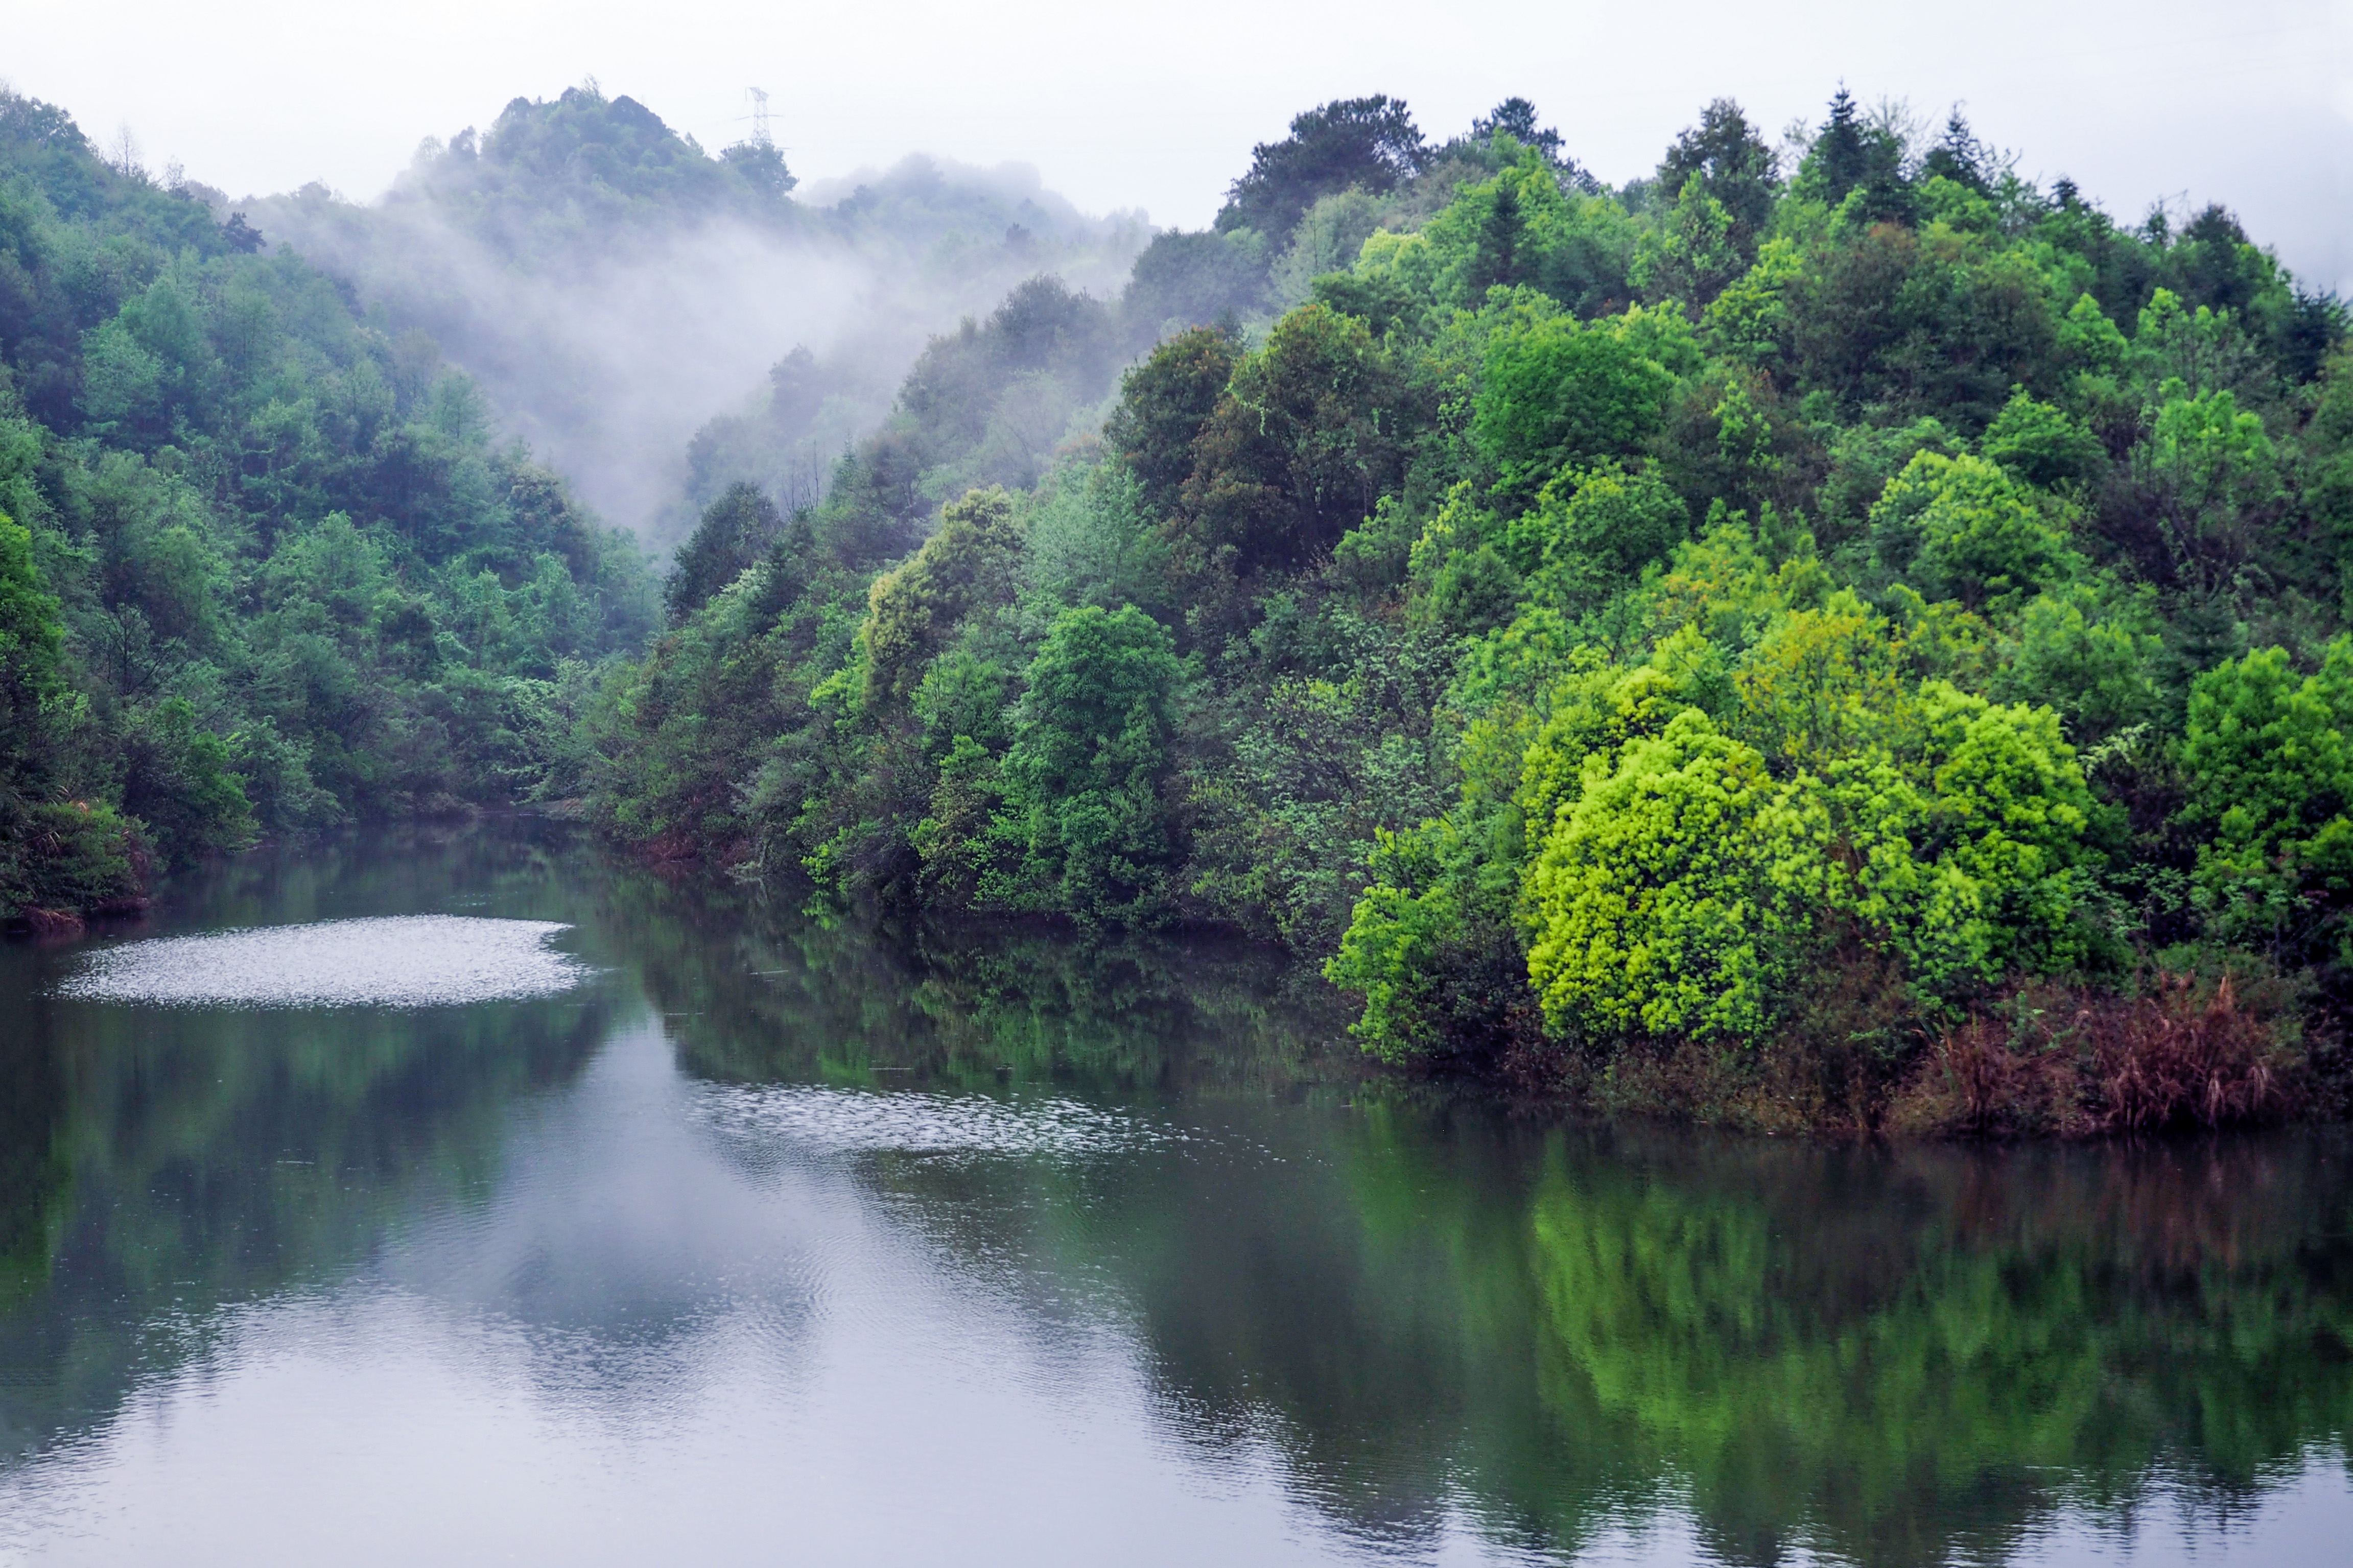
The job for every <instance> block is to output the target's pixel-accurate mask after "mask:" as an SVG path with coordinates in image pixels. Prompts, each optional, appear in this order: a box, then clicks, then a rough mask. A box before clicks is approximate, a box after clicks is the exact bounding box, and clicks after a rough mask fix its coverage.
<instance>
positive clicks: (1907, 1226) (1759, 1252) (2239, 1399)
mask: <svg viewBox="0 0 2353 1568" xmlns="http://www.w3.org/2000/svg"><path fill="white" fill-rule="evenodd" d="M665 901H666V900H665V899H664V897H663V896H661V895H659V894H658V893H657V894H653V895H651V896H649V894H648V893H647V892H646V891H645V890H643V889H638V888H636V887H621V888H617V890H616V896H615V898H614V900H613V909H612V910H611V911H610V915H611V918H612V919H613V920H616V921H621V922H622V923H623V924H625V925H626V926H627V928H628V930H627V935H626V937H623V938H620V939H619V940H618V941H617V943H616V945H617V946H620V947H623V948H626V949H627V950H628V952H630V953H631V955H632V960H631V961H632V962H633V963H638V964H639V965H640V966H641V973H642V974H643V977H644V980H645V983H646V985H647V989H648V991H649V994H651V995H653V996H655V997H656V998H657V999H658V1000H659V1005H661V1006H662V1007H664V1008H665V1009H667V1010H670V1011H671V1012H673V1013H674V1014H676V1015H678V1016H673V1017H672V1018H670V1020H669V1021H668V1026H669V1028H670V1032H671V1034H672V1037H673V1038H674V1039H675V1040H676V1041H677V1043H678V1045H679V1047H680V1050H681V1057H682V1059H683V1060H684V1062H685V1063H686V1065H688V1066H689V1067H690V1068H691V1069H692V1070H694V1071H696V1072H697V1073H699V1074H702V1075H703V1076H706V1077H709V1078H713V1079H722V1080H737V1081H747V1080H759V1079H796V1080H801V1081H810V1080H815V1081H829V1082H833V1083H838V1084H843V1085H855V1086H892V1085H900V1084H916V1085H923V1086H927V1087H935V1088H955V1087H959V1086H970V1087H982V1088H987V1087H992V1086H995V1085H997V1084H999V1083H1003V1082H1005V1081H1007V1080H1008V1079H1011V1080H1012V1081H1013V1082H1015V1083H1017V1084H1018V1083H1022V1082H1029V1083H1039V1084H1048V1083H1050V1084H1054V1085H1057V1086H1071V1087H1080V1088H1085V1089H1097V1090H1101V1091H1103V1092H1105V1093H1111V1094H1116V1093H1121V1092H1133V1091H1134V1090H1137V1089H1142V1090H1145V1091H1147V1092H1148V1091H1151V1090H1153V1089H1162V1088H1170V1089H1175V1088H1184V1089H1193V1090H1196V1091H1198V1090H1201V1089H1209V1090H1213V1091H1214V1090H1217V1089H1243V1090H1249V1091H1255V1092H1254V1093H1245V1094H1243V1095H1241V1096H1240V1097H1231V1096H1229V1097H1224V1098H1221V1099H1220V1100H1219V1107H1218V1110H1217V1112H1216V1114H1215V1116H1214V1118H1212V1119H1210V1120H1211V1121H1213V1122H1214V1125H1215V1127H1216V1128H1217V1129H1218V1130H1219V1133H1220V1135H1221V1138H1220V1141H1219V1143H1218V1146H1216V1147H1213V1148H1209V1149H1208V1150H1206V1151H1205V1150H1203V1149H1199V1148H1195V1149H1187V1150H1180V1151H1159V1152H1149V1153H1138V1154H1135V1155H1134V1156H1132V1157H1127V1158H1122V1159H1116V1160H1107V1161H1100V1162H1092V1163H1087V1162H1082V1163H1076V1164H1071V1163H1052V1162H1039V1163H997V1164H988V1163H977V1164H976V1163H955V1162H933V1161H926V1160H920V1159H915V1160H899V1159H890V1158H881V1159H876V1160H872V1161H870V1162H867V1163H865V1164H864V1165H863V1167H862V1176H861V1179H862V1180H864V1181H867V1182H869V1183H871V1184H874V1185H876V1186H879V1187H881V1189H883V1190H885V1191H888V1192H891V1193H893V1194H898V1195H899V1196H901V1197H902V1198H905V1199H908V1200H911V1201H910V1202H908V1203H905V1204H903V1205H899V1206H898V1207H897V1209H896V1211H895V1212H897V1213H899V1214H901V1215H902V1216H913V1215H921V1216H923V1220H922V1223H923V1225H924V1226H925V1228H926V1229H927V1230H929V1231H930V1232H931V1233H932V1234H933V1236H934V1239H936V1240H937V1241H938V1242H939V1243H940V1244H941V1245H942V1246H943V1247H945V1248H947V1249H948V1251H949V1252H950V1253H951V1254H953V1255H955V1256H956V1257H959V1258H962V1259H963V1260H964V1261H965V1265H966V1266H968V1267H970V1268H976V1269H978V1270H979V1271H980V1272H982V1273H983V1274H989V1273H991V1271H994V1274H995V1277H996V1279H997V1283H998V1284H999V1285H1000V1286H1001V1287H1004V1288H1006V1289H1009V1290H1011V1291H1012V1292H1013V1293H1014V1294H1015V1295H1017V1296H1018V1297H1020V1298H1023V1299H1026V1300H1029V1301H1030V1302H1031V1303H1032V1304H1033V1308H1032V1312H1031V1316H1032V1319H1033V1321H1034V1325H1035V1332H1036V1334H1037V1336H1038V1340H1039V1350H1040V1352H1041V1353H1050V1345H1051V1343H1052V1342H1053V1340H1054V1338H1055V1336H1056V1334H1057V1333H1058V1332H1059V1324H1060V1315H1061V1313H1062V1311H1063V1310H1064V1309H1062V1308H1060V1307H1056V1306H1053V1305H1051V1304H1050V1303H1051V1302H1053V1301H1057V1300H1060V1301H1067V1300H1069V1298H1070V1295H1071V1291H1070V1289H1069V1285H1070V1282H1071V1280H1072V1279H1079V1278H1083V1279H1092V1280H1107V1281H1109V1282H1110V1284H1111V1286H1112V1289H1113V1294H1114V1295H1115V1296H1116V1297H1117V1298H1118V1299H1120V1300H1124V1301H1125V1302H1126V1303H1127V1304H1128V1306H1127V1309H1126V1310H1128V1311H1130V1312H1131V1313H1132V1315H1133V1318H1134V1322H1135V1324H1136V1327H1137V1330H1138V1331H1139V1332H1140V1333H1141V1335H1142V1337H1143V1342H1144V1343H1145V1346H1146V1348H1147V1350H1148V1352H1149V1354H1150V1356H1151V1359H1152V1363H1153V1365H1154V1367H1155V1377H1156V1383H1157V1386H1158V1387H1159V1389H1160V1391H1161V1397H1162V1400H1163V1402H1164V1409H1165V1411H1166V1415H1167V1418H1168V1420H1169V1421H1170V1423H1171V1426H1172V1428H1173V1429H1174V1430H1175V1431H1176V1432H1177V1433H1178V1434H1180V1435H1181V1436H1183V1437H1184V1439H1185V1440H1186V1441H1187V1443H1188V1444H1190V1445H1193V1446H1195V1447H1198V1449H1199V1450H1200V1451H1202V1452H1203V1453H1204V1455H1205V1456H1208V1457H1212V1458H1214V1457H1216V1456H1218V1455H1219V1454H1222V1453H1223V1452H1225V1451H1227V1450H1229V1449H1230V1448H1231V1447H1233V1446H1234V1445H1236V1444H1238V1443H1244V1442H1249V1441H1256V1440H1261V1439H1269V1440H1271V1441H1274V1442H1275V1443H1277V1444H1278V1445H1279V1447H1280V1448H1281V1450H1282V1453H1283V1455H1284V1458H1285V1468H1286V1470H1287V1473H1288V1474H1289V1475H1290V1476H1291V1478H1292V1481H1293V1485H1294V1486H1295V1487H1296V1488H1297V1489H1298V1492H1299V1494H1300V1496H1301V1498H1302V1500H1303V1501H1305V1502H1307V1503H1308V1504H1309V1505H1310V1506H1312V1507H1314V1509H1316V1510H1319V1511H1320V1512H1322V1513H1324V1515H1325V1516H1326V1517H1328V1518H1330V1519H1331V1520H1333V1521H1335V1522H1336V1523H1337V1524H1339V1525H1340V1526H1341V1527H1343V1528H1345V1529H1347V1530H1349V1531H1353V1532H1362V1533H1364V1534H1366V1535H1369V1536H1375V1537H1383V1538H1393V1539H1394V1538H1402V1539H1406V1540H1413V1539H1417V1538H1426V1537H1427V1536H1428V1535H1429V1534H1430V1532H1432V1531H1435V1530H1436V1529H1437V1528H1438V1525H1439V1521H1440V1520H1441V1519H1442V1518H1444V1517H1445V1516H1446V1515H1447V1513H1448V1512H1449V1511H1450V1510H1468V1511H1469V1512H1470V1513H1471V1514H1472V1515H1473V1516H1474V1517H1476V1518H1477V1519H1478V1520H1479V1521H1481V1524H1482V1529H1484V1530H1486V1531H1489V1532H1490V1533H1492V1534H1493V1536H1494V1537H1496V1538H1497V1539H1499V1540H1504V1541H1510V1542H1517V1543H1519V1544H1522V1545H1525V1546H1527V1547H1529V1548H1532V1549H1536V1550H1546V1549H1549V1550H1555V1551H1570V1550H1574V1549H1575V1548H1576V1547H1577V1546H1578V1545H1579V1544H1580V1543H1584V1542H1589V1541H1591V1540H1592V1539H1593V1538H1594V1536H1595V1533H1596V1532H1597V1531H1599V1530H1602V1529H1604V1528H1607V1527H1609V1526H1613V1525H1618V1524H1621V1523H1625V1524H1633V1525H1636V1526H1639V1525H1640V1524H1641V1523H1642V1522H1643V1521H1646V1520H1648V1519H1650V1518H1651V1517H1652V1516H1654V1515H1655V1513H1656V1512H1657V1511H1658V1510H1660V1509H1661V1508H1662V1507H1664V1506H1666V1505H1667V1502H1668V1500H1675V1501H1676V1502H1677V1503H1678V1504H1679V1505H1682V1506H1688V1508H1689V1509H1690V1510H1691V1511H1692V1513H1693V1515H1694V1521H1695V1524H1696V1527H1697V1528H1698V1529H1699V1531H1701V1534H1702V1538H1703V1540H1704V1542H1705V1543H1706V1545H1707V1547H1708V1548H1709V1549H1710V1550H1712V1551H1714V1552H1717V1553H1720V1554H1721V1555H1722V1556H1723V1557H1725V1559H1727V1560H1729V1561H1733V1562H1742V1563H1772V1562H1777V1561H1779V1560H1780V1559H1781V1558H1782V1557H1784V1556H1785V1555H1786V1554H1787V1552H1788V1550H1790V1549H1791V1548H1792V1547H1794V1546H1798V1545H1804V1546H1806V1547H1809V1548H1811V1549H1812V1550H1815V1551H1817V1552H1824V1553H1826V1554H1829V1555H1831V1556H1832V1557H1840V1558H1852V1559H1855V1560H1859V1561H1864V1562H1872V1563H1933V1562H1942V1561H1947V1560H1949V1559H1950V1558H1951V1557H1953V1556H1954V1555H1955V1554H1957V1553H1966V1552H1982V1553H1985V1554H1988V1555H1989V1556H1993V1557H2000V1556H2001V1555H2003V1554H2004V1553H2005V1552H2008V1551H2009V1550H2010V1549H2012V1548H2014V1546H2015V1545H2016V1544H2017V1542H2019V1541H2020V1539H2021V1532H2023V1531H2027V1530H2030V1529H2031V1528H2033V1527H2035V1526H2036V1525H2038V1524H2041V1523H2043V1522H2045V1521H2049V1520H2050V1519H2051V1518H2052V1515H2053V1514H2054V1512H2055V1511H2056V1510H2059V1509H2061V1508H2063V1507H2070V1506H2078V1507H2084V1508H2088V1509H2091V1510H2094V1511H2100V1510H2116V1511H2117V1512H2118V1514H2119V1516H2121V1511H2122V1510H2127V1509H2129V1508H2130V1506H2131V1505H2133V1504H2134V1503H2136V1502H2138V1501H2140V1500H2145V1499H2146V1498H2147V1496H2148V1494H2149V1491H2150V1489H2151V1487H2152V1485H2153V1484H2157V1483H2158V1482H2164V1483H2168V1484H2171V1485H2173V1486H2175V1487H2178V1488H2179V1489H2180V1490H2181V1492H2182V1493H2183V1494H2184V1495H2187V1496H2189V1497H2190V1498H2192V1499H2195V1500H2198V1501H2199V1502H2200V1504H2201V1505H2202V1506H2208V1507H2211V1508H2213V1509H2215V1510H2221V1511H2228V1510H2232V1509H2234V1508H2237V1507H2240V1506H2242V1505H2244V1504H2246V1503H2248V1502H2250V1501H2252V1500H2256V1499H2258V1498H2259V1497H2260V1495H2261V1493H2262V1491H2263V1488H2264V1487H2265V1485H2266V1484H2267V1483H2266V1479H2265V1478H2266V1477H2267V1476H2269V1475H2272V1474H2274V1473H2277V1471H2278V1470H2279V1468H2281V1467H2283V1466H2285V1467H2287V1468H2290V1469H2293V1468H2294V1467H2295V1463H2296V1461H2297V1459H2298V1457H2299V1455H2300V1454H2302V1453H2303V1452H2304V1451H2306V1449H2308V1448H2309V1447H2312V1446H2313V1445H2335V1444H2341V1443H2343V1442H2344V1440H2345V1436H2346V1433H2347V1430H2348V1423H2353V1349H2348V1347H2353V1242H2349V1241H2348V1235H2353V1224H2348V1220H2353V1184H2348V1178H2347V1177H2346V1176H2345V1174H2344V1173H2342V1169H2341V1162H2340V1159H2339V1157H2338V1156H2337V1154H2335V1153H2332V1152H2331V1151H2332V1149H2333V1147H2334V1146H2333V1145H2331V1144H2329V1143H2327V1141H2326V1140H2325V1139H2321V1138H2316V1137H2312V1136H2297V1137H2290V1138H2283V1139H2278V1140H2249V1141H2241V1142H2222V1143H2211V1144H2167V1145H2160V1146H2157V1147H2153V1148H2149V1149H2143V1150H2138V1151H2131V1150H2119V1149H2100V1150H2081V1149H2077V1150H2055V1149H2054V1150H2022V1151H2021V1150H2008V1151H1986V1150H1970V1151H1963V1150H1914V1151H1908V1152H1896V1153H1890V1152H1884V1151H1868V1150H1852V1149H1833V1148H1825V1147H1819V1146H1811V1147H1810V1146H1803V1145H1800V1146H1795V1147H1792V1146H1788V1145H1783V1144H1778V1143H1772V1142H1757V1141H1746V1140H1737V1139H1725V1138H1719V1137H1715V1136H1711V1135H1707V1134H1701V1133H1693V1132H1689V1131H1682V1130H1676V1129H1641V1128H1633V1129H1621V1130H1618V1131H1560V1130H1546V1129H1545V1128H1543V1127H1541V1126H1535V1125H1527V1124H1523V1123H1517V1122H1514V1121H1512V1120H1510V1119H1509V1118H1507V1117H1506V1116H1504V1115H1503V1114H1502V1113H1500V1112H1498V1111H1495V1110H1492V1109H1485V1108H1482V1107H1480V1106H1478V1105H1477V1104H1475V1103H1473V1102H1471V1101H1467V1100H1459V1099H1454V1098H1451V1097H1448V1096H1445V1095H1442V1094H1435V1093H1428V1092H1423V1091H1419V1090H1409V1089H1396V1088H1393V1087H1390V1086H1383V1085H1372V1084H1366V1083H1365V1082H1363V1081H1362V1080H1356V1079H1351V1078H1350V1077H1349V1076H1348V1075H1346V1074H1345V1070H1344V1069H1342V1068H1341V1066H1340V1064H1339V1063H1338V1062H1335V1061H1334V1060H1333V1059H1332V1058H1329V1057H1326V1056H1324V1055H1322V1054H1320V1053H1319V1051H1318V1050H1317V1049H1316V1048H1314V1045H1312V1044H1311V1043H1310V1042H1320V1041H1321V1040H1323V1039H1324V1038H1326V1037H1325V1036H1324V1035H1320V1034H1319V1033H1318V1028H1319V1026H1320V1022H1319V1019H1318V1016H1317V1015H1315V1014H1314V1013H1313V1012H1312V1011H1304V1012H1303V1011H1302V1010H1300V1008H1299V1007H1298V1006H1297V1005H1295V1004H1294V1003H1293V1001H1291V1000H1290V999H1289V998H1288V997H1287V996H1286V994H1285V991H1284V986H1283V982H1282V975H1281V974H1280V973H1279V971H1278V969H1277V967H1276V966H1274V965H1273V964H1272V963H1271V961H1269V960H1268V959H1266V958H1265V957H1264V956H1263V955H1260V954H1251V953H1229V954H1226V955H1222V956H1220V957H1215V958H1209V959H1204V958H1201V957H1199V956H1198V953H1199V950H1198V949H1188V948H1187V947H1186V946H1185V945H1184V944H1177V943H1170V944H1147V943H1136V944H1131V945H1127V946H1113V947H1096V948H1089V947H1087V946H1086V945H1084V944H1082V943H1077V942H1071V941H1068V940H1064V939H1060V938H1057V937H1053V936H1050V935H1039V934H1029V935H1014V936H1007V935H1004V934H1002V933H997V934H994V935H989V936H986V937H976V936H975V935H973V934H972V933H964V936H963V939H962V941H961V942H959V941H958V940H955V939H954V938H952V936H950V935H944V934H943V933H939V932H927V933H917V934H916V935H914V936H912V937H909V938H906V939H903V940H901V941H898V942H887V941H877V940H875V938H874V936H873V934H872V933H871V932H869V931H857V930H849V929H828V928H826V927H823V926H821V925H818V924H815V923H812V922H808V921H802V920H799V919H797V918H795V917H790V916H785V915H778V914H772V913H763V912H761V911H757V910H747V909H738V910H713V909H708V908H705V909H702V910H701V912H700V913H699V914H698V913H697V912H696V910H695V909H694V908H692V907H688V908H675V907H664V906H665ZM683 901H684V900H681V902H683ZM615 934H616V935H618V931H615ZM755 971H766V972H769V973H760V974H755V973H753V972H755ZM777 972H781V973H777ZM893 1068H898V1069H912V1070H903V1071H892V1070H890V1069H893ZM1319 1079H1320V1080H1321V1081H1323V1082H1324V1084H1325V1085H1326V1086H1327V1087H1325V1088H1324V1089H1314V1087H1313V1086H1314V1084H1315V1083H1316V1082H1317V1081H1318V1080H1319ZM1270 1090H1271V1091H1275V1093H1274V1096H1273V1098H1278V1099H1282V1100H1297V1097H1298V1095H1299V1094H1301V1093H1305V1094H1306V1096H1307V1100H1306V1102H1305V1103H1303V1104H1301V1103H1292V1104H1287V1105H1281V1106H1278V1105H1275V1104H1272V1103H1271V1102H1270V1096H1269V1094H1268V1091H1270ZM1352 1098H1353V1100H1355V1103H1354V1104H1353V1105H1350V1104H1346V1103H1344V1102H1345V1101H1347V1100H1350V1099H1352ZM1170 1103H1171V1104H1176V1105H1178V1108H1177V1109H1174V1110H1171V1112H1170V1113H1171V1114H1174V1115H1177V1116H1179V1117H1182V1116H1184V1115H1185V1114H1187V1113H1186V1112H1185V1111H1184V1110H1182V1109H1181V1104H1179V1102H1170ZM1253 1150H1255V1151H1257V1152H1255V1153H1253V1152H1251V1151H1253ZM1277 1161H1279V1162H1280V1163H1276V1162H1277Z"/></svg>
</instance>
